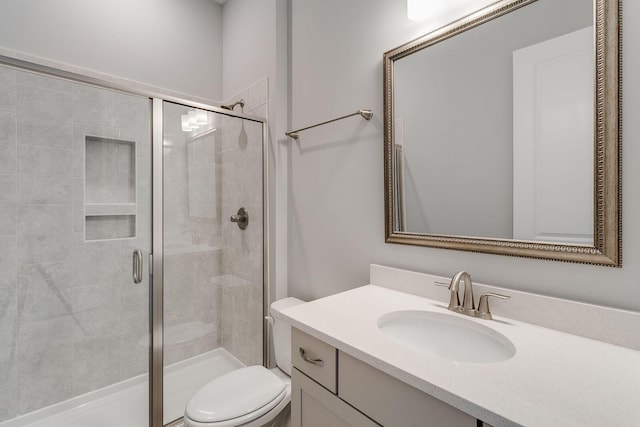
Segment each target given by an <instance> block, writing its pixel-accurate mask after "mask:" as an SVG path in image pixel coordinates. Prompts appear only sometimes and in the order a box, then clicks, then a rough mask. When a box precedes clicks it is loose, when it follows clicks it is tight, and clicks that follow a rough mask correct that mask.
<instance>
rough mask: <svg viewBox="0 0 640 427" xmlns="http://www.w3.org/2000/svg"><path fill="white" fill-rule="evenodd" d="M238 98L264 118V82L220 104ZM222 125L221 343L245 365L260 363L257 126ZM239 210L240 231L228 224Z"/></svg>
mask: <svg viewBox="0 0 640 427" xmlns="http://www.w3.org/2000/svg"><path fill="white" fill-rule="evenodd" d="M239 99H244V100H245V106H244V112H245V113H247V114H251V115H254V116H258V117H266V114H267V105H268V103H267V99H268V82H267V79H266V78H265V79H262V80H260V81H258V82H257V83H255V84H253V85H252V86H250V87H249V88H248V89H246V90H244V91H242V92H240V93H237V94H236V95H234V96H233V97H230V98H229V99H227V100H226V101H225V103H229V102H235V101H238V100H239ZM237 108H239V107H237ZM222 123H223V125H222V153H221V156H222V165H223V166H222V205H221V208H222V235H223V242H224V251H223V255H222V272H223V275H222V276H221V277H219V278H218V280H219V283H220V285H221V286H222V305H221V315H222V345H223V347H224V348H225V349H226V350H228V351H229V352H231V353H232V354H233V355H234V356H236V357H237V358H238V359H240V360H241V361H242V362H243V363H245V364H246V365H255V364H262V328H263V314H262V309H263V298H264V296H263V273H262V272H263V227H262V223H263V211H262V210H263V205H262V197H263V194H262V193H263V191H262V190H263V187H262V170H263V169H262V155H263V153H262V151H263V150H262V148H263V147H262V141H263V137H262V125H261V124H260V123H255V122H251V121H248V120H238V119H235V118H232V117H225V118H223V119H222ZM265 155H267V153H265ZM240 207H244V208H246V209H247V210H248V212H249V226H248V227H247V229H246V230H240V229H239V228H238V226H237V225H236V224H234V223H232V222H230V221H229V220H228V218H229V217H230V216H231V215H235V214H236V212H237V211H238V209H239V208H240Z"/></svg>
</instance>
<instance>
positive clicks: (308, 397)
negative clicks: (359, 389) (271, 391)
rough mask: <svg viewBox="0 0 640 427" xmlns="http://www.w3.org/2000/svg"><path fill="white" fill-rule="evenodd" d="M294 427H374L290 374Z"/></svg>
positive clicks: (334, 398) (301, 377) (301, 376)
mask: <svg viewBox="0 0 640 427" xmlns="http://www.w3.org/2000/svg"><path fill="white" fill-rule="evenodd" d="M291 423H292V426H293V427H375V426H378V424H376V423H375V422H373V421H371V420H370V419H369V418H367V417H366V416H364V415H363V414H362V413H360V412H358V411H357V410H356V409H354V408H352V407H351V406H349V405H348V404H346V403H345V402H343V401H342V400H340V399H339V398H338V397H337V396H336V395H334V394H332V393H331V392H329V391H328V390H326V389H325V388H323V387H322V386H320V385H319V384H318V383H316V382H315V381H313V380H311V379H310V378H308V377H307V376H306V375H304V374H303V373H301V372H300V371H298V370H297V369H296V368H293V369H292V372H291Z"/></svg>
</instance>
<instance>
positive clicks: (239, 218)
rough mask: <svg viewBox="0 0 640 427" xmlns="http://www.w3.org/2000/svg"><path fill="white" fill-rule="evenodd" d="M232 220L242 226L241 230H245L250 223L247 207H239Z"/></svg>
mask: <svg viewBox="0 0 640 427" xmlns="http://www.w3.org/2000/svg"><path fill="white" fill-rule="evenodd" d="M230 219H231V222H235V223H236V224H238V227H240V230H244V229H245V228H247V225H249V212H247V210H246V209H245V208H240V209H238V213H237V214H235V215H231V218H230Z"/></svg>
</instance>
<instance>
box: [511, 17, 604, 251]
mask: <svg viewBox="0 0 640 427" xmlns="http://www.w3.org/2000/svg"><path fill="white" fill-rule="evenodd" d="M593 64H594V57H593V27H587V28H584V29H582V30H578V31H574V32H572V33H569V34H566V35H563V36H560V37H555V38H553V39H550V40H547V41H544V42H541V43H537V44H534V45H532V46H528V47H526V48H523V49H519V50H517V51H515V52H514V53H513V118H514V126H513V237H514V238H515V239H521V240H541V241H548V242H549V241H550V242H557V241H559V242H569V243H577V244H592V243H593V185H592V184H591V183H592V181H593V179H592V177H593V141H594V135H593V120H594V117H593V116H594V113H593V102H594V99H593V97H594V94H593V90H592V87H593V80H594V72H595V70H594V65H593Z"/></svg>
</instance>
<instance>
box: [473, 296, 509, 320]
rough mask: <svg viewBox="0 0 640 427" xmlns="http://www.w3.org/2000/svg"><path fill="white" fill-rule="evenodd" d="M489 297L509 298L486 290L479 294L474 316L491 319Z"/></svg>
mask: <svg viewBox="0 0 640 427" xmlns="http://www.w3.org/2000/svg"><path fill="white" fill-rule="evenodd" d="M489 297H494V298H500V299H509V298H511V297H510V296H508V295H501V294H494V293H493V292H486V293H484V294H482V295H480V301H479V302H478V312H477V314H476V316H477V317H479V318H481V319H487V320H491V319H493V316H491V311H490V310H489Z"/></svg>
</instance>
